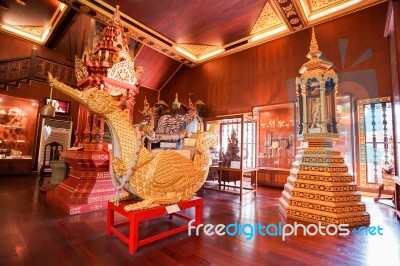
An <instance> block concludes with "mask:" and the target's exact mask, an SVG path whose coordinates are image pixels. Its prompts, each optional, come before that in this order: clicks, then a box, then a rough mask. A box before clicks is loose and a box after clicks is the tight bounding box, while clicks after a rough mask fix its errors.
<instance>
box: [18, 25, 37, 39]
mask: <svg viewBox="0 0 400 266" xmlns="http://www.w3.org/2000/svg"><path fill="white" fill-rule="evenodd" d="M11 27H13V28H15V29H18V30H22V31H23V32H26V33H29V34H32V35H35V36H37V37H39V38H41V37H42V34H43V27H42V26H27V25H11Z"/></svg>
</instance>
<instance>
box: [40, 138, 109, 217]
mask: <svg viewBox="0 0 400 266" xmlns="http://www.w3.org/2000/svg"><path fill="white" fill-rule="evenodd" d="M79 146H80V147H81V148H82V149H80V150H68V151H65V152H63V153H62V157H63V158H64V161H65V162H66V163H68V165H69V168H70V172H69V175H68V178H67V179H66V180H65V181H64V182H63V183H62V184H60V185H59V186H57V187H56V188H55V189H54V190H53V191H49V192H48V194H47V198H48V200H51V201H53V202H54V203H56V204H57V205H59V206H60V207H61V208H62V209H63V210H64V211H66V212H67V213H68V214H69V215H73V214H80V213H86V212H92V211H96V210H102V209H106V208H107V202H108V200H109V199H110V197H112V196H114V192H115V190H114V187H113V185H112V181H111V175H110V157H111V155H110V152H109V150H108V144H107V143H81V144H80V145H79Z"/></svg>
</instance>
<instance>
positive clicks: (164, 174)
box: [48, 73, 219, 211]
mask: <svg viewBox="0 0 400 266" xmlns="http://www.w3.org/2000/svg"><path fill="white" fill-rule="evenodd" d="M48 80H49V83H50V86H53V88H55V89H57V90H59V91H61V92H63V93H65V94H67V95H69V96H70V97H72V98H73V99H75V100H76V101H78V102H79V103H80V104H82V105H83V106H85V107H86V108H87V109H88V110H89V111H90V112H91V113H94V114H96V115H97V116H102V117H104V119H105V121H106V123H107V125H108V127H109V128H110V131H111V135H112V146H113V152H112V157H113V159H112V162H111V176H112V177H111V179H112V182H113V185H114V188H115V190H116V194H115V198H114V199H111V201H113V202H114V204H116V205H118V204H119V202H120V201H121V200H127V199H132V198H135V197H139V198H141V199H142V200H141V201H139V202H136V203H133V204H129V205H126V206H125V207H124V209H125V210H126V211H133V210H141V209H148V208H153V207H157V206H160V205H164V204H175V203H178V202H180V201H184V200H188V199H190V198H191V197H192V196H194V195H195V193H196V191H197V190H199V189H200V188H201V186H202V185H203V184H204V182H205V180H206V178H207V175H208V169H209V167H210V165H211V154H210V148H211V147H216V146H217V144H218V130H219V126H218V125H217V124H213V125H211V127H210V129H209V131H207V132H202V133H196V134H195V135H196V144H195V147H196V149H197V154H196V155H195V157H194V160H193V161H191V160H190V159H188V158H186V157H185V156H183V155H181V154H180V153H178V152H175V151H161V152H157V153H151V152H150V151H149V150H148V149H146V147H144V146H142V145H141V143H140V139H139V137H138V132H137V131H136V130H135V128H134V127H133V125H132V124H131V123H130V122H129V118H128V112H127V110H124V111H123V110H121V109H120V108H118V103H117V102H116V101H115V100H114V99H113V98H112V97H111V96H110V95H109V94H108V93H107V92H106V91H103V90H99V89H97V88H89V89H87V90H85V91H79V90H77V89H74V88H71V87H69V86H67V85H65V84H63V83H62V82H60V81H58V80H56V79H54V78H53V77H52V75H51V74H50V73H49V74H48ZM121 189H123V190H125V191H126V192H128V193H127V194H125V195H121V196H120V195H119V190H121Z"/></svg>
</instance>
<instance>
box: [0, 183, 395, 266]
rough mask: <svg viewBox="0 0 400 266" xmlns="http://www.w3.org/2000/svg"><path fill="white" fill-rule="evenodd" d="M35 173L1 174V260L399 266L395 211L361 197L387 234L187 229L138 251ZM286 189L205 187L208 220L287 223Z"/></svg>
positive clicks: (154, 226) (143, 230) (150, 227)
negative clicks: (68, 204)
mask: <svg viewBox="0 0 400 266" xmlns="http://www.w3.org/2000/svg"><path fill="white" fill-rule="evenodd" d="M37 181H38V180H37V177H36V176H15V177H0V206H1V215H0V217H1V218H0V265H7V266H8V265H324V266H327V265H400V223H399V222H398V221H397V219H396V218H395V215H394V212H393V210H392V209H390V208H388V207H386V206H384V205H381V204H375V203H373V199H372V198H367V197H363V201H364V202H365V203H366V204H367V210H368V212H369V213H370V214H371V226H378V225H379V226H380V227H382V228H383V236H362V235H352V234H350V235H349V236H347V237H340V236H321V235H317V236H299V235H298V236H291V237H289V238H288V239H286V240H285V241H282V239H281V237H279V236H275V237H273V236H256V237H254V238H253V239H252V240H249V241H248V240H246V239H245V238H246V237H245V236H243V235H241V236H228V235H224V236H215V235H214V236H206V235H204V234H201V235H200V236H198V237H196V236H188V234H187V233H186V232H182V233H180V234H177V235H174V236H171V237H169V238H166V239H163V240H160V241H157V242H154V243H152V244H148V245H145V246H143V247H139V249H138V252H137V253H136V254H134V255H130V254H129V253H128V247H127V245H126V244H125V243H123V242H122V241H120V240H119V239H118V238H116V237H115V236H107V235H106V231H105V227H106V211H97V212H93V213H89V214H83V215H76V216H67V215H66V214H64V213H63V212H62V211H60V210H59V208H58V207H57V206H55V205H54V204H53V203H52V202H49V201H47V199H46V193H43V192H39V190H38V187H37ZM280 195H281V189H274V188H266V187H259V189H258V192H257V197H256V199H255V198H254V196H253V195H251V194H249V195H246V196H245V197H244V200H243V202H242V204H240V202H239V197H238V196H236V195H232V194H227V193H220V192H216V191H205V194H204V195H203V197H204V204H205V206H204V223H209V224H213V225H216V224H219V223H222V224H225V225H227V224H230V223H234V222H238V223H241V224H246V223H251V224H254V223H257V222H261V223H262V224H263V225H266V224H270V223H274V224H278V223H279V222H283V223H285V220H284V219H283V217H282V216H281V215H280V213H279V210H278V206H277V205H278V199H279V197H280ZM175 220H176V221H178V220H177V219H173V220H172V221H171V220H168V219H159V220H156V221H153V222H147V223H144V224H142V225H141V227H140V229H139V230H140V234H141V236H145V235H148V234H150V233H152V232H155V231H160V230H162V229H165V228H168V227H172V226H175V225H174V223H175V222H176V221H175Z"/></svg>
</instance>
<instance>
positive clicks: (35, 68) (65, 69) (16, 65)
mask: <svg viewBox="0 0 400 266" xmlns="http://www.w3.org/2000/svg"><path fill="white" fill-rule="evenodd" d="M48 72H50V73H51V74H52V75H53V77H57V79H58V80H60V81H62V82H64V83H65V84H68V85H71V86H76V79H75V69H74V67H73V66H68V65H63V64H60V63H57V62H54V61H52V60H50V59H47V58H44V57H41V56H38V55H37V51H36V49H32V53H31V56H29V57H19V58H11V59H7V60H1V61H0V90H8V87H9V86H15V87H19V84H20V83H25V84H30V81H31V80H37V81H42V82H47V73H48Z"/></svg>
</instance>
